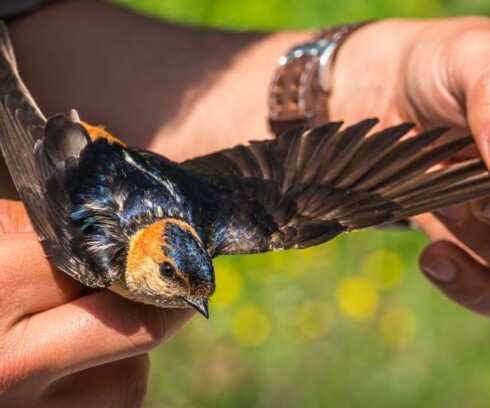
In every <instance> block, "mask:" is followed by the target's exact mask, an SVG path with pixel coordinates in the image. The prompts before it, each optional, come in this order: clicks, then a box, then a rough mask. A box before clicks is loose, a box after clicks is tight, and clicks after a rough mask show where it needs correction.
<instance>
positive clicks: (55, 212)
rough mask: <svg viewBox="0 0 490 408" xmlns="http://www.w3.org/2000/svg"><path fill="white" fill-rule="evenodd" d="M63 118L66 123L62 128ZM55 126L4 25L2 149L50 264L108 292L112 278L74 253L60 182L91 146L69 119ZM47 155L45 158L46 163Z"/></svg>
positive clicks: (0, 40) (0, 42)
mask: <svg viewBox="0 0 490 408" xmlns="http://www.w3.org/2000/svg"><path fill="white" fill-rule="evenodd" d="M62 116H63V117H64V118H65V119H64V120H61V122H60V120H59V119H63V118H62ZM49 123H50V125H48V126H46V119H45V117H44V116H43V114H42V113H41V111H40V109H39V108H38V107H37V105H36V103H35V102H34V99H33V98H32V96H31V95H30V93H29V91H28V90H27V88H26V86H25V85H24V83H23V82H22V80H21V79H20V78H19V75H18V72H17V66H16V63H15V57H14V54H13V51H12V46H11V44H10V40H9V36H8V33H7V29H6V27H5V25H4V24H3V23H1V22H0V148H1V151H2V154H3V158H4V159H5V163H6V164H7V167H8V169H9V172H10V175H11V176H12V179H13V181H14V184H15V186H16V188H17V191H18V193H19V196H20V198H21V199H22V201H23V203H24V205H25V207H26V210H27V213H28V214H29V217H30V219H31V221H32V224H33V226H34V229H35V230H36V232H37V234H38V235H39V238H40V240H41V243H42V245H43V247H44V251H45V253H46V255H47V256H48V258H49V259H50V261H51V262H52V263H53V264H54V265H55V266H57V267H58V268H59V269H61V270H63V271H64V272H66V273H67V274H69V275H71V276H72V277H74V278H75V279H77V280H78V281H80V282H82V283H84V284H86V285H88V286H92V287H102V286H107V285H109V284H110V283H111V279H112V277H108V276H100V275H96V274H94V273H93V272H91V271H90V270H88V269H87V268H86V266H85V264H84V262H83V261H82V260H81V259H80V258H78V257H76V256H74V254H73V253H72V251H71V249H70V241H71V240H72V238H73V237H72V236H71V235H70V232H69V230H68V229H67V228H66V226H67V223H68V220H67V217H68V208H67V206H68V203H69V202H70V200H69V197H68V193H67V192H66V190H64V189H63V188H59V187H58V188H57V184H56V180H55V179H56V178H61V177H63V170H64V161H65V159H67V157H68V156H76V155H77V153H79V152H80V150H81V149H82V148H83V147H84V145H85V144H86V143H87V142H88V140H87V138H86V136H85V135H84V130H83V128H82V127H81V125H79V124H76V123H73V122H71V121H70V119H69V118H68V117H66V116H64V115H60V117H54V118H52V120H50V122H49ZM56 123H58V125H59V126H58V125H56ZM56 126H58V127H57V128H56ZM45 131H46V132H47V135H48V137H47V138H46V139H45V137H44V136H45ZM41 155H45V157H42V159H40V156H41ZM73 158H74V157H73ZM49 179H52V182H51V187H52V189H55V190H56V191H55V192H54V193H53V192H51V193H50V199H48V198H47V194H46V188H47V186H46V183H47V182H48V180H49ZM109 278H111V279H109Z"/></svg>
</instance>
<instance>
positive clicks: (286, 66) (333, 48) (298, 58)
mask: <svg viewBox="0 0 490 408" xmlns="http://www.w3.org/2000/svg"><path fill="white" fill-rule="evenodd" d="M370 22H371V21H363V22H360V23H354V24H345V25H340V26H335V27H329V28H326V29H324V30H322V31H320V32H319V33H317V34H316V35H314V36H313V38H312V39H311V40H309V41H307V42H306V43H303V44H300V45H297V46H295V47H293V48H291V49H290V50H289V51H288V52H287V53H286V54H285V55H283V56H282V57H281V58H280V59H279V66H278V68H277V69H276V72H275V74H274V77H273V79H272V84H271V88H270V95H269V126H270V129H271V131H272V132H273V133H275V134H276V135H279V134H281V133H283V132H284V131H286V130H287V129H289V128H291V127H293V126H301V125H303V126H306V127H307V128H311V127H314V126H318V125H320V124H322V123H325V122H327V120H328V117H327V97H328V95H329V93H330V92H331V90H332V89H331V88H332V84H331V77H332V67H333V62H334V59H335V55H336V53H337V51H338V49H339V47H340V45H341V44H342V43H343V42H344V41H345V40H346V39H347V38H348V37H349V35H350V34H352V33H353V32H354V31H355V30H357V29H358V28H360V27H362V26H364V25H366V24H368V23H370Z"/></svg>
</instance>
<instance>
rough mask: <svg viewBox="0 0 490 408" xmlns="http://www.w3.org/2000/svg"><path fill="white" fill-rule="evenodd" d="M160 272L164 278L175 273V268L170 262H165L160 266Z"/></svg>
mask: <svg viewBox="0 0 490 408" xmlns="http://www.w3.org/2000/svg"><path fill="white" fill-rule="evenodd" d="M160 274H161V275H162V276H163V277H164V278H171V277H172V276H174V274H175V268H174V266H173V265H172V264H171V263H170V262H164V263H163V264H162V265H161V266H160Z"/></svg>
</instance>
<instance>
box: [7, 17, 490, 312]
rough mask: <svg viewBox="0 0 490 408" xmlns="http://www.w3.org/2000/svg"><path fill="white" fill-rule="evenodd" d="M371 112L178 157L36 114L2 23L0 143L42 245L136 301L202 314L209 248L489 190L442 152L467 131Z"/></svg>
mask: <svg viewBox="0 0 490 408" xmlns="http://www.w3.org/2000/svg"><path fill="white" fill-rule="evenodd" d="M377 123H378V121H377V120H376V119H366V120H363V121H361V122H359V123H357V124H354V125H351V126H349V127H343V124H342V123H341V122H329V123H326V124H324V125H322V126H319V127H317V128H313V129H302V128H292V129H290V130H288V131H287V132H285V133H283V134H282V135H280V136H279V137H277V138H275V139H266V140H262V141H253V142H250V143H249V144H248V145H239V146H236V147H234V148H229V149H224V150H221V151H217V152H214V153H211V154H207V155H204V156H200V157H197V158H193V159H190V160H186V161H182V162H175V161H172V160H170V159H168V158H165V157H163V156H161V155H158V154H156V153H153V152H150V151H147V150H144V149H140V148H136V147H131V146H128V145H126V143H124V142H123V141H122V140H120V139H118V138H117V137H115V136H113V135H112V134H111V133H110V132H109V131H107V130H106V129H105V128H104V127H101V126H94V125H90V124H88V123H86V122H84V121H82V120H81V119H80V117H79V114H78V113H77V112H76V111H75V110H70V111H69V112H68V113H67V114H65V113H59V114H55V115H52V116H50V117H48V118H46V117H45V116H44V115H43V113H42V112H41V110H40V109H39V107H38V106H37V104H36V102H35V101H34V99H33V97H32V96H31V94H30V93H29V91H28V89H27V87H26V85H25V84H24V83H23V81H22V79H21V78H20V76H19V71H18V68H17V64H16V60H15V56H14V53H13V49H12V45H11V43H10V40H9V36H8V32H7V29H6V27H5V25H4V24H1V25H0V149H1V152H2V155H3V158H4V160H5V162H6V164H7V167H8V169H9V172H10V174H11V176H12V179H13V181H14V184H15V186H16V188H17V191H18V193H19V196H20V198H21V200H22V201H23V203H24V205H25V208H26V210H27V213H28V215H29V217H30V219H31V222H32V224H33V227H34V229H35V231H36V232H37V234H38V236H39V240H40V242H41V244H42V247H43V250H44V253H45V255H46V257H47V258H48V260H49V261H50V262H51V263H52V264H53V265H54V266H56V267H57V268H58V269H60V270H61V271H63V272H65V273H66V274H68V275H70V276H71V277H73V278H74V279H76V280H78V281H79V282H81V283H82V284H84V285H87V286H89V287H92V288H108V289H110V290H112V291H114V292H116V293H118V294H119V295H121V296H123V297H126V298H128V299H130V300H133V301H136V302H141V303H146V304H151V305H156V306H160V307H171V308H172V307H173V308H184V307H191V308H194V309H196V310H197V311H198V312H200V313H201V314H202V315H204V316H205V317H208V316H209V310H208V300H209V298H210V297H211V296H212V294H213V292H214V291H215V286H216V283H215V272H214V269H213V258H215V257H217V256H218V255H233V254H255V253H260V252H267V251H280V250H286V249H302V248H307V247H311V246H314V245H318V244H321V243H323V242H326V241H328V240H330V239H332V238H334V237H336V236H337V235H339V234H341V233H344V232H349V231H353V230H357V229H362V228H368V227H373V226H379V225H386V224H389V223H394V222H399V221H402V220H406V219H407V218H408V217H411V216H414V215H417V214H421V213H424V212H428V211H434V210H437V209H441V208H444V207H447V206H450V205H453V204H457V203H461V202H464V201H468V200H472V199H476V198H481V197H484V196H487V195H490V176H489V173H488V171H487V169H486V167H485V165H484V163H483V162H482V160H481V159H480V158H476V159H468V160H464V161H461V162H455V161H451V159H452V158H453V157H454V156H455V155H456V154H457V153H458V152H460V151H461V150H463V149H465V148H466V147H468V146H470V145H472V143H473V139H472V137H471V136H465V137H456V138H447V137H444V136H445V134H446V133H447V130H448V129H447V128H438V129H433V130H428V131H425V132H423V133H418V134H415V135H413V136H410V137H407V134H408V133H409V132H411V131H413V127H414V125H413V124H409V123H404V124H401V125H397V126H392V127H389V128H387V129H384V130H381V131H377V132H375V131H374V130H373V128H374V127H375V126H376V124H377ZM368 134H369V136H368Z"/></svg>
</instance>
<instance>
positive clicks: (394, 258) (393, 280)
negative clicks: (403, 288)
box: [362, 251, 405, 290]
mask: <svg viewBox="0 0 490 408" xmlns="http://www.w3.org/2000/svg"><path fill="white" fill-rule="evenodd" d="M362 270H363V272H364V273H365V274H366V276H368V277H370V278H371V279H372V280H373V282H375V283H376V285H377V287H378V288H379V289H382V290H389V289H393V288H395V287H396V286H398V285H399V284H400V282H401V281H402V279H403V275H404V274H405V266H404V264H403V259H402V257H401V256H400V255H399V254H397V253H396V252H391V251H374V252H372V253H370V254H368V256H367V257H366V258H365V259H364V262H363V263H362Z"/></svg>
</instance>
